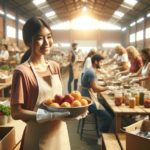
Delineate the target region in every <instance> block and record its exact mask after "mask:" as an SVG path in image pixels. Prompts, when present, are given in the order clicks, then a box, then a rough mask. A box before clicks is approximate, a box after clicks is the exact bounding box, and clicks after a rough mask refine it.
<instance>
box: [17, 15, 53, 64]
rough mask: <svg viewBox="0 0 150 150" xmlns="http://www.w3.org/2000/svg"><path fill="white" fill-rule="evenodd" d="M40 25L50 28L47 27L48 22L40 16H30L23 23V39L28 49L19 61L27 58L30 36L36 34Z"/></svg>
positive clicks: (29, 53)
mask: <svg viewBox="0 0 150 150" xmlns="http://www.w3.org/2000/svg"><path fill="white" fill-rule="evenodd" d="M42 27H46V28H47V29H49V30H50V32H51V28H50V27H49V25H48V23H47V22H45V21H44V20H43V19H42V18H41V17H32V18H30V19H29V20H27V22H26V23H25V24H24V26H23V40H24V43H25V44H26V46H28V47H29V49H28V50H27V51H26V52H25V53H24V55H23V56H22V58H21V62H20V63H23V62H25V61H26V60H28V59H29V57H30V55H31V52H32V51H31V47H30V43H31V42H32V37H33V36H36V35H37V34H38V33H39V31H40V29H41V28H42Z"/></svg>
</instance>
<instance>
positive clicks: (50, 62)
mask: <svg viewBox="0 0 150 150" xmlns="http://www.w3.org/2000/svg"><path fill="white" fill-rule="evenodd" d="M48 65H49V67H50V69H51V70H52V71H54V73H58V72H59V71H60V65H59V63H57V62H56V61H53V60H48Z"/></svg>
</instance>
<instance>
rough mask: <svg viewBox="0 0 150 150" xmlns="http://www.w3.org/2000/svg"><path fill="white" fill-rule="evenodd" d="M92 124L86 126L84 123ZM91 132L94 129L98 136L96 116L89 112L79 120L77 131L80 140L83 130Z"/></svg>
mask: <svg viewBox="0 0 150 150" xmlns="http://www.w3.org/2000/svg"><path fill="white" fill-rule="evenodd" d="M89 124H93V125H94V126H92V127H90V128H89V127H86V125H89ZM88 131H89V132H91V131H95V132H96V134H97V137H100V134H99V130H98V118H97V115H96V114H95V113H90V114H89V115H88V116H87V117H85V118H82V119H80V120H79V123H78V128H77V133H79V134H80V139H81V140H82V137H83V134H84V132H88Z"/></svg>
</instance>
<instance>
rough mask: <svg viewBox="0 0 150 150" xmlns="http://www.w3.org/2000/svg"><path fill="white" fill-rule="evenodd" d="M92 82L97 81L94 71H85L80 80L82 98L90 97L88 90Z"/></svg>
mask: <svg viewBox="0 0 150 150" xmlns="http://www.w3.org/2000/svg"><path fill="white" fill-rule="evenodd" d="M94 80H97V78H96V75H95V72H94V70H93V69H92V68H90V69H87V70H86V71H85V73H84V74H83V76H82V79H81V85H82V90H81V94H82V95H83V96H87V97H90V94H89V92H88V89H89V88H91V83H92V82H93V81H94Z"/></svg>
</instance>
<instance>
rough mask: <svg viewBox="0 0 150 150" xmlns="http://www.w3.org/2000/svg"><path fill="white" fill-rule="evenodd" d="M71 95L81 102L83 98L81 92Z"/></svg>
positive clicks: (73, 92) (74, 92)
mask: <svg viewBox="0 0 150 150" xmlns="http://www.w3.org/2000/svg"><path fill="white" fill-rule="evenodd" d="M71 95H72V96H73V97H74V99H78V100H80V99H81V98H82V96H81V93H80V92H79V91H72V92H71Z"/></svg>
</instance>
